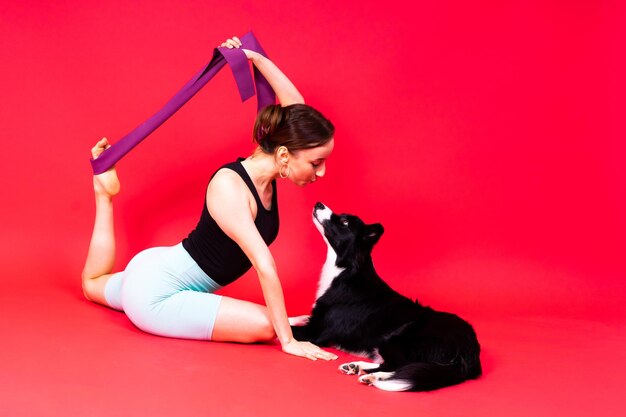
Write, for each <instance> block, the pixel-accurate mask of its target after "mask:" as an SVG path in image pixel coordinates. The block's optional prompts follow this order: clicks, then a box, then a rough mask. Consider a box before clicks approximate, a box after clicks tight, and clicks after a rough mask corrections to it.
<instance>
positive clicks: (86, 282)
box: [82, 138, 120, 306]
mask: <svg viewBox="0 0 626 417" xmlns="http://www.w3.org/2000/svg"><path fill="white" fill-rule="evenodd" d="M110 146H111V145H109V142H108V140H107V138H103V139H101V140H100V141H99V142H98V143H97V144H96V146H94V147H93V149H92V150H91V153H92V156H93V158H94V159H95V158H97V157H98V156H99V155H100V154H101V153H102V152H104V150H105V149H107V148H108V147H110ZM93 185H94V191H95V197H96V219H95V223H94V228H93V234H92V236H91V242H90V244H89V251H88V253H87V260H86V261H85V267H84V268H83V273H82V281H83V292H84V294H85V297H86V298H87V299H88V300H91V301H94V302H96V303H99V304H102V305H105V306H109V304H108V303H107V301H106V298H105V296H104V288H105V286H106V283H107V281H108V280H109V278H110V277H111V271H112V270H113V264H114V261H115V234H114V228H113V197H114V196H115V195H116V194H117V193H118V192H119V191H120V182H119V179H118V178H117V173H116V171H115V168H111V169H110V170H108V171H106V172H104V173H102V174H100V175H95V176H94V177H93Z"/></svg>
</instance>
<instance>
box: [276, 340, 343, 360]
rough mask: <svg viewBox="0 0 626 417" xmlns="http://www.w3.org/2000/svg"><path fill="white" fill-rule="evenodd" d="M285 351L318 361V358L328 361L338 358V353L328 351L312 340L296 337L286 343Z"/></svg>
mask: <svg viewBox="0 0 626 417" xmlns="http://www.w3.org/2000/svg"><path fill="white" fill-rule="evenodd" d="M283 352H285V353H288V354H290V355H295V356H300V357H303V358H307V359H311V360H313V361H316V360H318V359H324V360H326V361H330V360H335V359H337V355H334V354H332V353H330V352H326V351H324V350H322V349H320V348H319V347H317V346H315V345H314V344H313V343H311V342H299V341H297V340H296V339H291V341H290V342H289V343H287V344H284V345H283Z"/></svg>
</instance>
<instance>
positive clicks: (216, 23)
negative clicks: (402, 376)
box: [0, 0, 626, 320]
mask: <svg viewBox="0 0 626 417" xmlns="http://www.w3.org/2000/svg"><path fill="white" fill-rule="evenodd" d="M40 3H41V4H40ZM131 3H132V4H131ZM210 3H213V2H207V1H185V2H173V1H143V2H125V1H106V2H79V1H75V2H72V1H67V2H36V1H30V2H28V1H25V2H12V4H7V3H6V2H2V3H0V70H1V71H2V80H1V81H0V82H1V83H2V85H1V91H2V100H1V101H0V115H1V116H0V117H1V119H2V132H1V135H2V149H1V152H0V162H1V163H2V167H3V168H4V175H3V176H2V177H3V178H2V190H3V202H2V205H1V207H0V221H1V222H2V223H1V224H0V227H1V229H0V230H1V232H0V233H2V239H1V241H2V243H1V245H2V249H3V250H2V255H0V261H1V262H2V265H3V266H5V270H6V273H5V275H4V276H3V277H2V278H1V279H2V285H3V286H24V287H25V288H30V289H36V285H37V283H38V282H41V280H54V281H55V282H57V284H58V285H59V287H61V288H65V289H66V290H67V291H74V292H76V294H77V297H79V296H80V288H79V287H80V286H79V274H80V270H81V268H82V262H83V260H84V256H85V254H86V250H87V245H88V241H89V237H90V234H91V226H92V222H93V214H94V207H93V199H92V189H91V178H90V166H89V162H88V158H89V149H90V148H91V146H92V145H93V143H94V142H95V141H96V140H97V139H99V138H100V137H102V136H108V137H109V138H110V139H111V140H112V141H113V142H114V141H115V140H116V139H118V138H120V137H121V136H123V135H124V134H125V133H127V132H128V131H130V130H131V129H132V128H134V127H135V126H136V125H138V124H139V123H140V122H142V121H143V120H145V119H146V118H148V117H149V116H150V115H152V114H153V113H154V112H155V111H156V110H158V109H159V108H160V107H161V106H162V105H163V104H164V103H165V102H166V101H167V100H168V99H169V98H170V97H171V96H172V95H173V94H174V93H175V92H176V91H177V90H178V88H179V87H181V86H182V85H183V84H184V83H185V82H186V81H187V80H188V79H189V78H190V77H191V76H192V75H193V74H195V72H196V71H197V70H199V69H200V67H202V65H204V64H205V63H206V62H208V60H209V57H210V54H211V49H212V48H213V47H214V46H215V45H217V44H218V43H219V42H221V41H222V40H223V39H224V38H226V37H227V36H232V35H241V34H243V33H245V32H246V31H247V30H249V29H253V30H254V31H255V33H256V35H257V36H258V37H259V39H260V40H261V42H262V43H263V45H264V47H265V49H266V50H267V51H268V53H269V54H270V57H272V58H273V59H274V60H275V62H276V63H277V64H278V65H279V66H280V67H281V68H282V69H283V70H284V71H285V72H286V73H287V74H288V75H289V76H290V77H291V78H292V80H293V81H294V83H295V84H296V85H297V86H298V87H299V89H300V91H301V92H302V94H303V95H304V96H305V98H306V99H307V102H308V103H309V104H311V105H313V106H315V107H317V108H319V109H320V110H321V111H322V112H324V113H325V114H326V115H327V116H328V117H329V118H331V119H332V120H333V122H334V123H335V124H336V127H337V134H336V152H335V153H334V155H333V156H332V158H331V159H330V160H329V162H328V172H327V177H326V178H325V179H324V181H321V182H320V183H317V184H314V185H311V186H309V187H307V188H305V189H299V188H297V187H295V186H294V185H292V184H290V183H283V184H281V186H280V202H281V206H280V208H281V215H282V217H281V221H282V229H281V234H280V236H279V238H278V240H277V242H276V243H275V244H274V246H273V253H274V254H275V257H276V260H277V263H278V266H279V272H280V274H281V279H282V281H283V283H284V287H285V292H286V294H287V302H288V307H289V309H290V313H293V314H295V313H305V312H306V311H307V309H308V306H309V303H310V302H311V301H312V299H313V294H314V288H315V281H316V278H317V274H318V271H319V268H320V266H321V264H322V262H323V258H324V256H325V246H324V244H323V242H322V240H321V239H320V238H319V236H318V235H317V232H316V230H315V229H314V227H313V226H312V224H311V222H310V211H311V209H312V206H313V204H314V202H315V201H318V200H320V201H323V202H325V203H327V204H328V205H329V206H331V208H333V209H335V210H337V211H347V212H352V213H355V214H359V215H360V216H361V217H362V218H363V219H364V220H365V221H369V222H381V223H382V224H383V225H384V226H385V228H386V232H385V235H384V236H383V238H382V240H381V241H380V243H379V245H378V247H377V248H376V250H375V261H376V265H377V267H378V269H379V272H380V273H381V275H383V276H384V277H385V278H386V279H387V281H388V282H390V283H391V284H392V285H393V286H394V287H395V288H397V289H399V290H401V291H402V292H404V293H405V294H407V295H411V296H415V297H420V299H422V301H424V302H425V303H428V304H431V305H432V306H434V307H438V308H444V309H453V310H455V311H458V312H464V313H465V314H474V315H480V314H550V315H557V316H568V317H583V316H587V317H592V318H596V319H604V320H610V319H613V320H621V319H623V318H625V317H626V309H625V308H624V306H623V304H624V303H623V300H624V298H625V296H626V286H625V285H624V278H625V276H626V264H625V262H624V260H623V258H624V252H625V249H626V220H625V213H626V173H625V169H624V166H625V165H626V164H625V162H626V157H625V151H626V146H625V145H624V143H623V138H624V137H625V135H624V127H623V122H622V120H623V114H624V106H623V104H622V103H623V97H624V96H625V95H624V93H625V89H624V77H623V74H624V70H625V65H624V54H623V49H621V48H622V47H623V39H624V38H625V37H624V24H623V22H624V20H623V16H624V13H623V12H624V10H623V6H619V7H618V6H617V5H615V4H616V3H617V2H615V4H613V3H612V2H601V1H578V2H563V1H545V0H542V1H524V2H517V4H514V3H512V2H507V3H506V4H502V3H501V2H489V1H481V2H462V1H452V0H450V1H442V2H423V3H426V4H424V5H414V4H413V2H406V3H402V2H399V3H393V2H392V3H389V2H370V1H361V2H335V1H316V2H291V1H282V0H279V1H274V2H251V1H244V2H219V3H216V4H210ZM430 3H435V4H436V5H431V4H430ZM572 3H575V4H572ZM261 4H262V5H261ZM470 4H471V5H470ZM254 115H255V103H254V102H253V101H250V102H247V103H245V104H243V105H242V104H240V103H239V99H238V95H237V92H236V89H235V85H234V82H233V80H232V77H231V76H230V74H229V73H228V71H223V72H222V73H220V74H219V75H218V76H217V77H216V78H215V79H214V80H213V81H212V82H211V83H210V84H209V85H207V86H206V87H205V88H204V90H203V91H202V92H201V93H200V94H198V96H196V97H195V98H194V99H192V100H191V101H190V102H189V103H188V104H187V105H186V106H185V107H184V108H183V109H182V110H181V111H179V112H178V113H177V114H176V115H175V116H174V117H173V118H172V119H170V120H169V121H168V122H167V123H166V124H165V125H163V126H162V127H161V128H160V129H159V130H158V131H157V132H155V133H154V134H153V135H152V136H151V137H150V138H149V139H148V140H147V141H146V142H145V143H143V144H142V145H141V146H140V147H139V148H138V149H137V150H135V151H134V152H133V153H131V154H130V155H129V156H128V157H127V158H125V159H124V160H123V161H122V162H121V163H120V164H119V167H118V170H119V173H120V176H121V179H122V185H123V191H122V194H121V196H120V197H119V198H118V200H117V202H116V209H117V213H116V215H117V217H116V218H117V226H118V237H119V265H120V267H123V265H124V263H125V262H127V261H128V260H129V259H130V257H132V255H133V254H134V253H136V252H137V251H139V250H141V249H143V248H146V247H149V246H154V245H169V244H174V243H177V242H178V241H180V239H182V238H183V237H184V236H186V234H187V233H188V232H189V230H191V228H192V227H193V226H194V225H195V222H196V221H197V218H198V216H199V212H200V208H201V204H202V199H203V193H204V189H205V186H206V182H207V179H208V177H209V175H210V174H211V173H212V172H213V170H214V169H215V168H217V167H218V166H219V165H221V164H222V163H224V162H226V161H230V160H232V159H234V158H235V157H236V156H239V155H242V156H243V155H246V154H247V153H248V152H250V151H251V150H252V144H251V142H250V135H251V127H252V123H253V119H254ZM619 138H622V139H619ZM227 293H228V294H230V295H234V296H239V297H243V298H249V299H253V300H256V301H260V300H261V296H260V292H259V287H258V283H257V282H256V279H255V276H254V275H253V274H250V275H248V276H246V278H244V279H243V280H241V281H240V282H238V283H236V284H235V285H234V286H233V287H232V288H230V289H228V291H227Z"/></svg>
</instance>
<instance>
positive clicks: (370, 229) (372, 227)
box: [363, 223, 385, 246]
mask: <svg viewBox="0 0 626 417" xmlns="http://www.w3.org/2000/svg"><path fill="white" fill-rule="evenodd" d="M384 231H385V229H384V228H383V225H382V224H380V223H374V224H368V225H367V226H365V230H364V231H363V241H365V242H367V243H368V244H370V245H372V246H374V245H375V244H376V242H378V239H380V237H381V236H382V235H383V232H384Z"/></svg>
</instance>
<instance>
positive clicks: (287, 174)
mask: <svg viewBox="0 0 626 417" xmlns="http://www.w3.org/2000/svg"><path fill="white" fill-rule="evenodd" d="M283 167H286V168H287V170H286V173H285V174H283ZM289 174H291V168H289V165H287V164H285V165H281V167H280V168H278V176H279V177H281V178H287V177H288V176H289Z"/></svg>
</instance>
